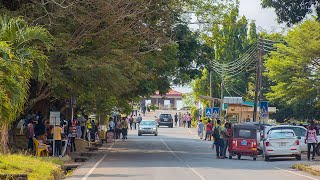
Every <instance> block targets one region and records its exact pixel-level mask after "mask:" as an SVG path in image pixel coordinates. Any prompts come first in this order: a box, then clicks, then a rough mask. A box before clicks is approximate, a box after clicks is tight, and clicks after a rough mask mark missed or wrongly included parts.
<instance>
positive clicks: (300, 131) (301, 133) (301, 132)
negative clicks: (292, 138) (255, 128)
mask: <svg viewBox="0 0 320 180" xmlns="http://www.w3.org/2000/svg"><path fill="white" fill-rule="evenodd" d="M281 129H291V130H293V131H294V134H295V135H296V136H300V137H302V136H305V134H306V130H305V129H303V128H300V127H275V128H272V129H271V130H281ZM271 130H270V131H271Z"/></svg>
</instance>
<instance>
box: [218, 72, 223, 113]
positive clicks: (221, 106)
mask: <svg viewBox="0 0 320 180" xmlns="http://www.w3.org/2000/svg"><path fill="white" fill-rule="evenodd" d="M223 78H224V66H222V75H221V88H220V90H221V94H220V95H221V98H220V99H221V102H220V111H219V115H220V118H222V109H223V88H224V82H223V81H224V80H223Z"/></svg>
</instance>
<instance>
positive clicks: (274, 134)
mask: <svg viewBox="0 0 320 180" xmlns="http://www.w3.org/2000/svg"><path fill="white" fill-rule="evenodd" d="M294 137H295V135H294V133H293V132H288V131H282V132H279V131H271V132H270V133H269V138H276V139H280V138H294Z"/></svg>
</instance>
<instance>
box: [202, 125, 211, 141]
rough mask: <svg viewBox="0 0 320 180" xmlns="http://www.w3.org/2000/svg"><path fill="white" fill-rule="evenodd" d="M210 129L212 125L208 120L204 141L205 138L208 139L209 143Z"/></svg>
mask: <svg viewBox="0 0 320 180" xmlns="http://www.w3.org/2000/svg"><path fill="white" fill-rule="evenodd" d="M212 128H213V124H212V122H211V120H209V121H208V123H207V125H206V138H205V139H204V140H207V138H208V139H209V141H211V136H212Z"/></svg>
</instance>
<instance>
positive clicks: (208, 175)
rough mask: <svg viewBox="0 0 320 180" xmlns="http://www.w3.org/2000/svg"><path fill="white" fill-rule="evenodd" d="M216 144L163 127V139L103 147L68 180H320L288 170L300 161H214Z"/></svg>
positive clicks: (131, 137)
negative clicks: (213, 148)
mask: <svg viewBox="0 0 320 180" xmlns="http://www.w3.org/2000/svg"><path fill="white" fill-rule="evenodd" d="M211 145H212V142H209V141H203V140H200V139H199V138H198V137H197V136H196V132H195V130H194V129H185V128H160V129H159V136H151V135H145V136H137V131H134V130H133V131H130V132H129V136H128V140H126V141H122V140H120V141H117V142H116V143H114V144H113V145H111V143H110V144H109V145H108V146H107V147H104V150H100V152H99V153H98V154H97V156H95V157H94V158H93V159H91V160H90V161H88V162H87V163H86V164H84V165H83V166H81V167H80V168H78V169H77V170H75V171H74V173H73V175H72V176H70V177H69V178H68V179H70V180H79V179H81V180H86V179H88V180H98V179H99V180H100V179H108V180H109V179H110V180H120V179H136V180H171V179H181V180H198V179H199V180H205V179H207V180H210V179H220V180H247V179H259V180H310V179H311V180H316V179H320V178H319V177H315V176H312V175H309V174H306V173H303V172H300V171H295V170H292V169H290V167H291V166H292V165H293V164H294V163H297V162H298V161H296V160H294V159H290V158H289V159H278V160H274V161H271V162H265V161H263V160H262V159H261V158H258V159H257V161H253V160H252V158H251V157H242V159H241V160H238V159H237V158H236V157H235V158H234V159H232V160H229V159H216V156H215V152H214V151H213V150H212V149H211Z"/></svg>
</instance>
